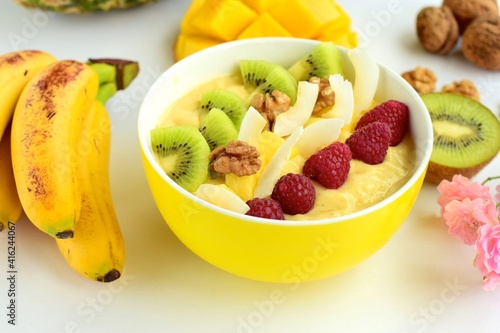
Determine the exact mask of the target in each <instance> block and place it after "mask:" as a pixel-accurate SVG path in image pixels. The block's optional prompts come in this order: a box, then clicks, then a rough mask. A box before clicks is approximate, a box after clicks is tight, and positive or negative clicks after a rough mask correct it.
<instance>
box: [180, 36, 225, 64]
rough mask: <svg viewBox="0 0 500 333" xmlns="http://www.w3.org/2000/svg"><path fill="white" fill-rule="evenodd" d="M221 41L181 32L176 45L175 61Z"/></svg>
mask: <svg viewBox="0 0 500 333" xmlns="http://www.w3.org/2000/svg"><path fill="white" fill-rule="evenodd" d="M220 43H221V41H218V40H215V39H211V38H208V37H202V36H191V35H185V34H180V35H179V36H178V37H177V40H176V42H175V46H174V57H175V61H179V60H181V59H183V58H185V57H187V56H188V55H190V54H193V53H195V52H198V51H200V50H203V49H206V48H208V47H210V46H214V45H217V44H220Z"/></svg>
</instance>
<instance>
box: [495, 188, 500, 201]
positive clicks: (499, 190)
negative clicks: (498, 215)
mask: <svg viewBox="0 0 500 333" xmlns="http://www.w3.org/2000/svg"><path fill="white" fill-rule="evenodd" d="M495 199H497V201H500V185H497V195H496V196H495Z"/></svg>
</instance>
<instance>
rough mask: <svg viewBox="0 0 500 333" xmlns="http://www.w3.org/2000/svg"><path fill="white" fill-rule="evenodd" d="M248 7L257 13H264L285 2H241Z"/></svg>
mask: <svg viewBox="0 0 500 333" xmlns="http://www.w3.org/2000/svg"><path fill="white" fill-rule="evenodd" d="M242 1H243V2H244V3H246V4H247V5H248V7H250V8H252V9H253V10H255V11H256V12H257V13H264V12H266V11H268V10H270V9H272V8H273V7H276V6H277V5H279V4H281V3H282V2H284V1H285V0H242Z"/></svg>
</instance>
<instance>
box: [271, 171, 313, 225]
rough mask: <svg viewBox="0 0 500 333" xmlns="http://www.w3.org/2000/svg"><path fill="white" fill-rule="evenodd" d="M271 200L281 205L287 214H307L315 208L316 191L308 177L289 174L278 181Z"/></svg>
mask: <svg viewBox="0 0 500 333" xmlns="http://www.w3.org/2000/svg"><path fill="white" fill-rule="evenodd" d="M271 198H273V199H274V200H276V201H278V202H279V203H280V205H281V208H282V209H283V213H285V214H290V215H296V214H305V213H307V212H308V211H310V210H311V209H312V208H313V206H314V200H315V199H316V189H315V188H314V185H313V183H312V181H311V179H309V178H307V177H306V176H304V175H301V174H297V173H288V174H286V175H284V176H281V178H280V179H278V181H277V182H276V185H274V189H273V193H271Z"/></svg>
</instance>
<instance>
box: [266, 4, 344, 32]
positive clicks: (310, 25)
mask: <svg viewBox="0 0 500 333" xmlns="http://www.w3.org/2000/svg"><path fill="white" fill-rule="evenodd" d="M269 13H270V14H271V16H272V17H274V18H275V19H276V21H278V22H279V23H280V24H281V25H282V26H283V27H284V28H285V29H287V30H288V31H289V32H290V33H291V34H292V35H294V36H295V37H301V38H312V37H314V36H316V35H317V34H318V32H319V31H320V30H321V29H322V28H324V27H325V26H327V25H328V24H329V23H330V22H332V21H334V20H337V19H338V18H339V17H341V16H342V13H341V12H340V11H339V10H338V9H337V7H336V6H335V3H333V2H331V1H325V0H289V1H285V2H283V3H281V4H280V5H278V6H276V7H274V8H273V9H271V11H270V12H269Z"/></svg>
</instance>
